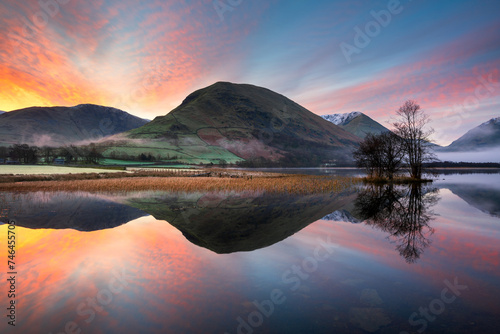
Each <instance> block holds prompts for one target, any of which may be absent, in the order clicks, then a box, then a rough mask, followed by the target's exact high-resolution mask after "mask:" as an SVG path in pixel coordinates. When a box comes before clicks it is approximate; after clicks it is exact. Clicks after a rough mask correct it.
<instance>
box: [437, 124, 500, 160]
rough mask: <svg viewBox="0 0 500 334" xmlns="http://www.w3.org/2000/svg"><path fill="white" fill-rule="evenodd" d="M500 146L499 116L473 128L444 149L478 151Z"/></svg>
mask: <svg viewBox="0 0 500 334" xmlns="http://www.w3.org/2000/svg"><path fill="white" fill-rule="evenodd" d="M494 147H497V148H498V147H500V117H497V118H492V119H490V120H489V121H487V122H485V123H483V124H481V125H479V126H477V127H475V128H473V129H472V130H470V131H468V132H467V133H466V134H464V135H463V136H462V137H460V138H458V139H457V140H455V141H454V142H452V143H451V144H450V145H449V146H448V147H446V148H445V151H448V152H450V151H452V152H457V151H480V150H486V149H491V148H494Z"/></svg>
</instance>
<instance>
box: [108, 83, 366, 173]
mask: <svg viewBox="0 0 500 334" xmlns="http://www.w3.org/2000/svg"><path fill="white" fill-rule="evenodd" d="M111 139H112V140H114V142H112V143H108V144H107V145H108V146H109V147H108V149H107V150H106V151H105V154H106V155H108V156H109V155H110V154H112V153H113V152H114V154H115V156H116V155H118V156H119V155H120V154H122V153H127V152H138V149H139V148H140V149H146V150H147V149H150V150H151V153H153V154H159V155H161V156H162V157H165V156H166V155H169V156H170V157H172V156H177V157H178V159H177V160H180V161H184V162H195V163H196V162H200V161H204V162H208V161H213V160H217V159H222V158H223V159H225V160H226V161H228V162H236V161H241V160H248V159H256V158H264V159H267V160H269V161H275V162H277V161H280V160H288V161H291V162H292V163H294V162H296V163H297V164H299V163H307V162H312V160H314V162H318V161H320V160H325V161H326V160H331V159H349V157H350V153H349V152H350V150H351V149H353V148H354V147H355V146H356V145H357V143H358V142H359V138H357V137H356V136H354V135H352V134H350V133H348V132H346V131H344V130H342V129H340V128H339V127H337V126H335V125H333V124H331V123H330V122H327V121H325V120H324V119H322V118H321V117H319V116H317V115H315V114H314V113H312V112H310V111H309V110H307V109H305V108H303V107H301V106H300V105H298V104H297V103H295V102H293V101H291V100H290V99H288V98H286V97H285V96H283V95H280V94H277V93H275V92H272V91H270V90H268V89H265V88H261V87H257V86H253V85H247V84H232V83H228V82H217V83H215V84H213V85H211V86H208V87H206V88H203V89H200V90H197V91H195V92H194V93H192V94H190V95H189V96H188V97H186V99H185V100H184V101H183V102H182V104H181V105H179V106H178V107H177V108H175V109H174V110H172V111H171V112H170V113H168V114H167V115H165V116H160V117H156V118H155V119H154V120H153V121H151V122H150V123H148V124H146V125H145V126H142V127H140V128H137V129H134V130H131V131H128V132H126V133H124V134H122V135H119V136H115V137H113V138H111ZM132 154H133V153H132Z"/></svg>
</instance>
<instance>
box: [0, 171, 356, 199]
mask: <svg viewBox="0 0 500 334" xmlns="http://www.w3.org/2000/svg"><path fill="white" fill-rule="evenodd" d="M359 182H360V179H358V178H352V177H336V178H332V177H329V176H310V175H271V176H257V177H252V178H249V177H237V178H234V177H204V176H201V177H189V176H169V177H144V176H136V177H124V178H107V179H105V178H101V179H83V180H55V181H47V180H45V181H30V182H15V183H12V182H11V183H0V191H16V192H27V191H87V192H120V191H144V190H157V191H172V192H195V191H264V192H267V193H283V194H287V193H288V194H315V193H331V192H341V191H343V190H345V189H347V188H349V187H351V186H352V185H354V184H357V183H359Z"/></svg>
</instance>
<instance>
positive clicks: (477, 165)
mask: <svg viewBox="0 0 500 334" xmlns="http://www.w3.org/2000/svg"><path fill="white" fill-rule="evenodd" d="M424 165H425V167H427V168H452V167H455V168H500V163H495V162H463V161H461V162H453V161H438V162H431V163H427V164H424Z"/></svg>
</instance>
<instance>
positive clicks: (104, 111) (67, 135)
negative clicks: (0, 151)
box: [0, 104, 147, 146]
mask: <svg viewBox="0 0 500 334" xmlns="http://www.w3.org/2000/svg"><path fill="white" fill-rule="evenodd" d="M146 123H147V120H144V119H141V118H139V117H136V116H133V115H130V114H129V113H127V112H125V111H123V110H120V109H117V108H112V107H105V106H99V105H95V104H79V105H76V106H73V107H61V106H55V107H28V108H23V109H18V110H13V111H10V112H6V113H4V114H2V116H1V117H0V144H3V145H12V144H30V145H37V146H44V145H47V146H60V145H67V144H70V143H71V144H78V143H80V142H85V141H90V140H92V141H97V140H99V139H101V138H103V137H106V136H109V135H113V134H117V133H121V132H124V131H127V130H130V129H133V128H136V127H139V126H141V125H144V124H146Z"/></svg>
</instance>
